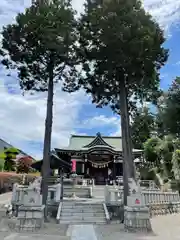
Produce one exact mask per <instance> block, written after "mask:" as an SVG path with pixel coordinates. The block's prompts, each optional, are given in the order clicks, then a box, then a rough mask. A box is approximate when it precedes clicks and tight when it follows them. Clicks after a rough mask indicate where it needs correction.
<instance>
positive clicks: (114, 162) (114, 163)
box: [113, 156, 116, 180]
mask: <svg viewBox="0 0 180 240" xmlns="http://www.w3.org/2000/svg"><path fill="white" fill-rule="evenodd" d="M113 180H116V157H115V156H114V157H113Z"/></svg>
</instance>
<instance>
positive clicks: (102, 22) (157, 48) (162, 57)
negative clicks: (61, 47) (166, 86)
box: [66, 0, 168, 111]
mask: <svg viewBox="0 0 180 240" xmlns="http://www.w3.org/2000/svg"><path fill="white" fill-rule="evenodd" d="M78 30H79V34H80V38H79V50H78V54H79V58H80V59H81V61H82V69H83V74H82V75H83V77H82V78H81V79H79V82H78V84H79V85H80V86H83V87H84V89H85V90H86V92H87V93H91V94H92V96H93V102H94V103H96V104H97V105H98V106H103V105H110V106H111V107H112V108H113V109H114V110H116V111H118V110H119V92H120V82H121V81H122V80H125V82H126V83H125V84H126V87H127V89H128V96H129V97H132V96H133V97H134V98H140V99H143V100H145V99H146V100H151V99H152V97H153V96H154V93H156V92H157V90H158V87H159V69H160V68H161V67H162V66H163V65H164V64H165V62H166V60H167V58H168V51H167V50H166V49H164V48H163V47H162V44H163V43H164V41H165V38H164V36H163V31H162V30H161V29H160V27H159V26H158V24H157V23H156V22H155V21H154V20H153V19H152V17H151V16H150V15H149V14H148V13H146V12H145V10H144V9H143V8H142V6H141V1H138V0H106V1H105V0H104V1H99V0H93V1H92V0H87V1H86V4H85V12H84V14H82V16H81V19H80V22H79V25H78ZM66 90H67V91H72V86H71V85H68V86H66Z"/></svg>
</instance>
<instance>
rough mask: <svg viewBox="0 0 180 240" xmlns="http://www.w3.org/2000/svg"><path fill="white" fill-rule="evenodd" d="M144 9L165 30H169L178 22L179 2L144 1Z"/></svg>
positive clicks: (179, 13) (170, 0) (179, 18)
mask: <svg viewBox="0 0 180 240" xmlns="http://www.w3.org/2000/svg"><path fill="white" fill-rule="evenodd" d="M143 2H144V7H145V9H146V10H147V11H149V12H150V13H151V14H152V16H153V17H154V18H155V19H156V20H157V21H158V22H159V24H160V25H161V26H162V27H163V28H164V29H165V30H167V31H168V30H169V29H170V27H171V26H172V25H176V24H178V23H179V20H180V0H175V1H174V0H144V1H143Z"/></svg>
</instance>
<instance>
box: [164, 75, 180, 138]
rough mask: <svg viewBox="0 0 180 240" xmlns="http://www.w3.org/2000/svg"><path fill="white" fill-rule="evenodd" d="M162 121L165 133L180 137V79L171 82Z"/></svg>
mask: <svg viewBox="0 0 180 240" xmlns="http://www.w3.org/2000/svg"><path fill="white" fill-rule="evenodd" d="M162 119H163V123H164V127H165V128H166V129H167V132H168V133H170V134H174V135H175V136H177V137H180V77H177V78H176V79H175V80H174V81H173V82H172V84H171V86H170V88H169V90H168V92H167V96H166V98H165V100H164V107H163V111H162Z"/></svg>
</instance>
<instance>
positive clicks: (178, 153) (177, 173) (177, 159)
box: [172, 149, 180, 180]
mask: <svg viewBox="0 0 180 240" xmlns="http://www.w3.org/2000/svg"><path fill="white" fill-rule="evenodd" d="M172 172H173V174H174V178H175V179H176V180H180V150H179V149H176V150H175V151H174V153H173V155H172Z"/></svg>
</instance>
